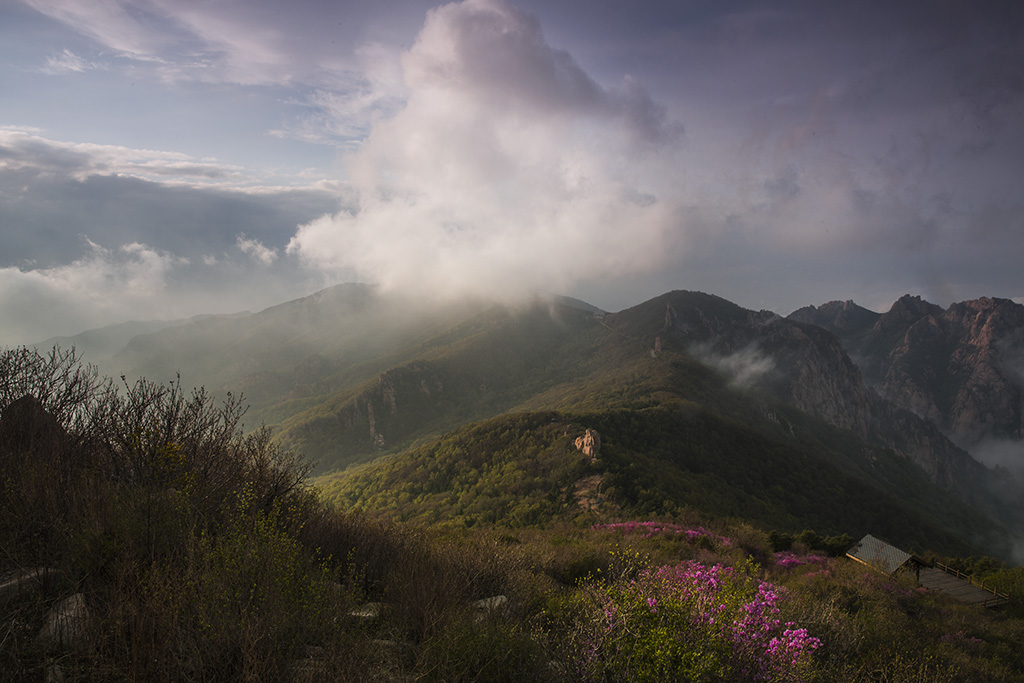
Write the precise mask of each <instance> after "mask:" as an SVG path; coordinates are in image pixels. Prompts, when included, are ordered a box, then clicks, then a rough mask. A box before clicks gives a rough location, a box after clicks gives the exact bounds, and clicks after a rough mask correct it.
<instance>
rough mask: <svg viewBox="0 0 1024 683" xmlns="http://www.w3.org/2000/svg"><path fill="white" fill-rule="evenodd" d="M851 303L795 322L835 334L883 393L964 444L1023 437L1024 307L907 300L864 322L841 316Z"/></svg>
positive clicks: (809, 312) (985, 301)
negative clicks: (946, 305)
mask: <svg viewBox="0 0 1024 683" xmlns="http://www.w3.org/2000/svg"><path fill="white" fill-rule="evenodd" d="M851 305H852V306H855V304H852V302H847V303H846V304H840V303H839V302H832V303H829V304H825V305H823V306H821V307H818V308H814V307H807V308H804V309H800V310H799V311H795V312H794V313H793V314H792V315H790V319H792V320H798V321H802V322H809V323H812V324H815V325H819V326H821V327H824V328H825V329H830V330H832V331H834V332H835V333H836V334H837V335H838V336H839V337H840V339H841V340H842V342H843V345H844V346H845V347H846V349H847V350H848V351H849V353H850V355H851V356H852V357H853V358H854V359H855V360H856V361H857V364H858V366H859V367H860V369H861V370H862V372H863V373H864V377H865V379H866V381H867V382H868V384H869V385H871V386H872V387H874V388H875V389H876V391H878V393H879V394H880V395H881V396H883V397H884V398H887V399H889V400H890V401H891V402H892V403H894V404H895V405H897V406H900V407H902V408H904V409H906V410H909V411H911V412H913V413H915V414H917V415H919V416H921V417H923V418H925V419H928V420H931V421H932V422H934V423H935V424H936V425H938V427H939V428H940V429H941V430H942V431H943V432H944V433H946V434H948V435H949V436H950V437H952V438H953V439H954V440H955V441H957V442H958V443H961V444H964V445H965V446H968V447H971V446H973V445H975V444H978V443H980V442H982V441H985V440H991V439H1001V440H1012V441H1018V440H1020V439H1022V437H1024V306H1021V305H1020V304H1017V303H1014V302H1013V301H1010V300H1009V299H995V298H992V299H990V298H987V297H986V298H981V299H975V300H971V301H964V302H960V303H955V304H953V305H951V306H950V307H949V308H948V309H945V310H944V309H942V308H941V307H940V306H936V305H934V304H931V303H928V302H926V301H923V300H922V299H921V298H920V297H912V296H909V295H907V296H904V297H902V298H900V299H899V300H898V301H897V302H896V303H894V304H893V305H892V308H890V309H889V311H888V312H886V313H885V314H882V315H878V316H877V319H875V321H874V322H873V323H872V324H870V325H866V324H865V323H866V322H867V321H869V319H870V318H869V316H858V322H857V324H851V323H850V321H849V320H848V319H845V320H844V319H843V317H842V311H843V309H844V307H845V308H849V307H850V306H851ZM857 308H859V307H857ZM862 310H863V309H862Z"/></svg>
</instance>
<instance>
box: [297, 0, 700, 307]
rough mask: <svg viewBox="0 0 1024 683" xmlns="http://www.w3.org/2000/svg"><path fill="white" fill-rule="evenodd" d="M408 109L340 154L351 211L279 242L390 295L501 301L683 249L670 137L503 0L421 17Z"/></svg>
mask: <svg viewBox="0 0 1024 683" xmlns="http://www.w3.org/2000/svg"><path fill="white" fill-rule="evenodd" d="M401 66H402V73H403V76H404V80H405V84H406V87H407V88H408V96H407V100H406V103H405V106H404V108H402V109H401V110H400V111H398V113H396V114H395V115H394V116H393V117H391V118H389V119H386V120H381V121H379V122H377V123H376V125H374V127H373V128H372V131H371V132H370V134H369V136H368V137H367V139H366V141H365V142H364V143H363V145H362V147H361V148H360V149H359V150H358V151H357V152H356V153H354V154H352V155H350V156H349V157H348V158H347V168H348V171H349V176H350V178H351V180H352V183H353V186H354V188H355V189H356V191H357V193H358V207H357V208H355V209H353V210H351V211H346V212H342V213H338V214H334V215H327V216H323V217H321V218H319V219H317V220H315V221H311V222H309V223H307V224H305V225H303V226H302V227H301V228H300V229H299V230H298V232H297V233H296V234H295V236H294V238H293V239H292V240H291V242H290V244H289V246H288V252H289V253H291V254H295V255H298V256H300V257H301V258H302V259H303V261H304V262H306V263H308V264H310V265H311V266H313V267H315V268H321V269H325V270H327V271H330V272H337V273H347V274H350V275H354V276H357V277H359V278H360V279H366V280H370V281H374V282H378V283H381V284H383V285H385V286H389V287H426V288H430V289H432V290H434V291H437V292H439V293H440V292H463V291H467V290H468V291H474V292H477V293H486V294H492V295H501V294H504V295H509V294H513V293H516V292H521V291H524V290H528V289H531V288H544V289H553V290H558V291H564V289H565V288H567V287H568V286H569V285H570V284H572V283H574V282H577V281H579V280H581V279H584V278H587V277H615V276H617V275H621V274H623V273H634V272H640V271H646V270H652V269H654V268H656V267H657V266H658V265H661V264H662V263H664V260H663V259H664V258H665V256H666V255H667V254H669V253H671V252H672V251H673V250H674V249H675V248H676V247H677V246H678V245H677V243H676V237H677V235H678V233H677V231H676V228H677V227H678V225H677V222H678V213H677V211H678V206H677V205H676V204H675V202H674V200H673V194H674V193H673V186H672V175H673V174H672V173H671V170H670V169H671V161H672V156H673V155H674V154H675V153H677V151H678V147H677V143H678V141H679V136H680V133H681V131H680V129H679V127H678V126H674V125H673V124H672V123H671V122H670V121H668V120H667V118H666V117H665V115H664V113H663V112H662V110H661V109H660V108H659V107H658V106H657V104H656V103H655V102H654V101H653V100H652V99H651V98H650V97H649V96H648V95H647V93H646V92H645V91H644V89H643V88H642V87H641V86H640V85H639V84H637V83H636V82H634V81H632V80H629V79H627V80H626V81H624V82H623V84H622V85H621V86H620V87H617V88H604V87H602V86H601V85H599V84H598V83H596V82H595V81H594V80H593V79H592V78H590V77H589V76H588V75H587V74H586V73H585V72H584V71H583V69H581V68H580V67H579V65H578V64H576V62H575V61H574V60H573V59H572V57H571V56H570V55H569V54H568V53H566V52H564V51H561V50H557V49H555V48H552V47H551V46H549V45H548V44H547V43H546V41H545V39H544V36H543V34H542V32H541V29H540V25H539V23H538V21H537V20H536V18H534V17H533V16H531V15H528V14H526V13H524V12H521V11H519V10H517V9H515V8H513V7H511V6H509V5H508V4H506V3H505V2H501V1H498V0H467V1H466V2H462V3H458V4H449V5H445V6H443V7H439V8H437V9H434V10H432V11H431V12H429V13H428V15H427V19H426V22H425V24H424V26H423V29H422V30H421V31H420V33H419V35H418V37H417V39H416V41H415V43H414V44H413V46H412V47H411V48H410V49H409V50H408V51H407V52H406V53H404V54H403V55H402V58H401Z"/></svg>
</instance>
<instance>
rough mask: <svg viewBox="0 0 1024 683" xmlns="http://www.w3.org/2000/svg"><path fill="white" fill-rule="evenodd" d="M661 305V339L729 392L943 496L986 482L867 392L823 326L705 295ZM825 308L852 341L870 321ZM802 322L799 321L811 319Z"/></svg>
mask: <svg viewBox="0 0 1024 683" xmlns="http://www.w3.org/2000/svg"><path fill="white" fill-rule="evenodd" d="M665 297H666V298H667V301H666V303H665V304H663V305H664V306H665V308H664V309H663V310H664V311H665V313H664V326H663V328H662V331H661V334H662V335H663V336H667V337H668V338H669V339H672V340H673V341H674V342H675V343H676V344H677V345H680V346H682V347H683V348H685V349H687V350H688V352H689V353H690V354H691V355H692V356H693V357H694V358H696V359H698V360H700V361H701V362H704V363H706V364H708V365H711V366H712V367H715V368H716V369H718V370H720V371H721V372H723V374H725V375H726V376H727V377H729V378H730V381H731V383H732V384H733V385H735V386H740V387H747V388H754V389H757V390H759V391H764V392H766V393H768V394H771V395H774V396H775V397H777V398H778V399H780V400H782V401H783V402H785V403H787V404H789V405H791V406H793V407H795V408H797V409H799V410H801V411H803V412H805V413H807V414H809V415H812V416H814V417H817V418H820V419H822V420H824V421H826V422H828V423H830V424H832V425H835V426H837V427H840V428H843V429H848V430H850V431H852V432H854V433H855V434H857V435H858V436H860V437H861V438H864V439H865V440H867V441H868V442H870V443H874V444H878V445H882V446H885V447H888V448H892V449H893V450H894V451H896V452H898V453H902V454H903V455H904V456H906V457H908V458H909V459H911V460H912V461H914V462H915V463H917V464H918V465H920V466H921V467H922V468H923V469H924V470H925V471H926V472H927V473H928V475H929V477H930V478H931V479H932V480H933V481H934V482H936V483H937V484H939V485H940V486H942V487H943V488H946V489H947V490H951V491H955V492H957V493H960V494H964V495H967V494H968V492H973V493H971V494H970V497H972V498H973V497H975V496H976V495H977V491H978V487H979V485H980V483H981V482H982V481H983V480H984V479H985V478H986V477H987V474H986V471H985V469H984V468H983V467H981V466H980V465H979V464H978V463H977V462H975V461H974V460H973V459H972V458H971V457H970V456H969V455H968V454H967V453H966V452H964V451H963V450H961V449H960V448H958V447H957V446H956V445H955V444H953V443H952V442H951V441H950V440H949V439H948V438H946V437H945V436H944V435H943V434H942V432H941V431H940V429H939V428H938V427H936V425H935V424H933V423H931V422H929V421H928V420H926V419H922V417H920V416H919V415H917V414H914V413H913V412H911V411H908V410H905V409H902V408H901V406H900V404H897V403H894V402H891V401H888V400H885V399H886V398H887V397H881V396H879V395H878V394H877V393H876V392H875V391H872V390H871V388H869V386H868V385H867V384H866V383H865V381H864V377H863V375H862V374H861V370H860V369H859V368H858V366H857V365H856V364H855V363H854V362H853V360H851V358H850V355H848V354H847V352H846V350H845V349H844V346H843V343H842V342H841V341H840V339H839V338H838V337H837V336H836V334H833V333H832V332H830V331H829V330H828V329H826V328H825V327H824V326H819V325H817V324H803V323H801V322H798V320H797V319H795V318H791V319H786V318H781V317H780V316H778V315H776V314H774V313H772V312H770V311H760V312H755V311H748V310H746V309H743V308H741V307H739V306H737V305H735V304H733V303H731V302H728V301H726V300H724V299H721V298H719V297H715V296H712V295H707V294H701V293H692V292H676V293H672V294H669V295H665ZM913 303H916V302H911V304H913ZM823 308H825V309H826V310H825V311H824V313H822V312H821V309H817V310H818V311H819V314H820V315H819V317H820V318H828V320H829V321H830V325H831V327H833V328H834V329H837V330H844V331H850V330H852V331H854V332H851V334H852V333H855V332H856V331H861V330H863V328H864V326H865V325H867V324H869V323H870V322H871V320H872V318H873V316H872V314H871V313H870V311H866V310H865V309H860V307H857V306H856V305H855V304H852V302H848V303H846V304H842V303H837V304H830V305H828V306H827V307H823ZM907 308H908V310H907V311H902V310H901V311H900V312H899V313H898V314H897V315H899V316H900V317H901V319H910V318H912V317H913V315H914V313H913V312H911V310H909V309H910V308H911V307H910V306H908V307H907ZM917 308H918V309H922V310H923V309H924V307H922V306H919V307H917ZM802 310H803V309H802ZM806 314H807V311H804V316H803V318H804V319H807V318H808V317H810V316H808V315H806ZM882 318H883V317H879V318H878V319H877V320H876V327H879V328H880V329H882V330H885V331H886V334H890V331H889V330H890V327H891V326H893V325H894V323H893V322H892V319H889V320H885V321H883V319H882ZM887 324H888V326H887Z"/></svg>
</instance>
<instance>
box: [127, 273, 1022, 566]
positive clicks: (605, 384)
mask: <svg viewBox="0 0 1024 683" xmlns="http://www.w3.org/2000/svg"><path fill="white" fill-rule="evenodd" d="M867 313H868V314H870V312H867ZM824 316H825V317H827V316H828V312H826V313H825V314H824ZM869 317H870V316H869V315H864V314H863V313H862V312H861V311H857V310H856V309H852V310H850V311H848V313H847V314H846V315H838V314H836V315H833V316H832V318H833V320H835V321H836V322H834V325H835V326H836V327H835V330H836V333H833V332H830V331H829V330H828V329H826V328H824V327H822V326H820V325H819V324H811V323H810V322H808V321H798V320H796V319H785V318H782V317H780V316H778V315H776V314H774V313H771V312H768V311H760V312H757V311H748V310H746V309H743V308H741V307H739V306H736V305H735V304H733V303H731V302H728V301H726V300H724V299H721V298H719V297H715V296H712V295H709V294H703V293H699V292H670V293H667V294H665V295H663V296H661V297H657V298H655V299H652V300H650V301H647V302H644V303H642V304H639V305H637V306H634V307H632V308H629V309H626V310H624V311H620V312H618V313H608V314H606V313H604V312H601V311H599V310H597V309H595V308H594V307H592V306H589V305H587V304H585V303H583V302H579V301H575V300H569V299H562V298H558V297H537V298H536V299H534V300H532V301H529V302H524V303H522V304H521V305H518V306H501V305H495V304H492V303H488V302H486V301H481V300H474V299H466V300H461V301H448V302H444V303H439V302H435V301H431V300H430V298H429V297H427V296H422V297H407V296H399V295H397V294H391V293H381V292H379V291H377V290H376V289H374V288H372V287H367V286H364V285H356V284H348V285H340V286H338V287H334V288H330V289H327V290H324V291H322V292H318V293H316V294H314V295H312V296H310V297H306V298H304V299H300V300H296V301H291V302H287V303H284V304H281V305H280V306H275V307H273V308H270V309H266V310H264V311H261V312H259V313H256V314H251V315H245V316H239V317H234V318H209V319H203V320H198V321H195V322H192V323H190V324H186V325H180V326H176V327H173V328H167V329H163V330H160V331H157V332H153V333H150V334H144V335H139V336H136V337H134V338H133V339H132V340H131V341H130V342H129V343H128V344H126V346H125V347H124V348H123V349H122V350H121V351H120V352H119V353H117V354H116V355H115V356H114V359H113V361H114V363H115V364H117V365H118V368H119V371H120V372H123V373H125V374H127V375H128V376H137V375H144V376H147V377H150V378H152V379H157V380H162V381H167V380H169V379H171V378H173V377H174V376H176V375H178V374H180V376H181V380H182V383H183V384H185V385H186V386H189V385H192V384H195V385H204V386H205V387H206V388H207V389H210V390H212V391H214V392H227V391H233V392H236V393H237V392H242V393H243V394H244V396H245V397H246V399H247V400H248V401H249V402H250V403H251V405H252V408H251V411H250V414H249V415H248V418H247V419H248V420H252V421H253V422H254V423H256V424H258V423H260V422H265V423H267V424H269V425H271V426H272V427H273V429H274V432H275V435H276V438H277V439H278V440H279V442H280V443H282V444H283V445H285V446H287V447H290V448H293V449H295V450H298V451H300V452H303V453H305V454H306V455H307V456H309V457H311V458H313V459H315V460H317V461H319V471H320V472H322V473H327V472H331V471H335V473H334V474H332V475H330V476H328V477H326V478H324V479H322V480H321V483H322V485H323V487H324V489H325V491H326V492H327V493H326V495H328V496H329V497H332V498H334V499H335V500H337V501H339V502H344V504H345V505H347V506H355V507H362V508H364V509H389V510H392V511H395V510H398V509H404V510H405V512H404V513H402V514H407V515H411V516H414V517H418V516H419V515H420V514H422V513H423V511H424V510H430V511H431V512H428V513H427V516H428V518H429V520H430V521H433V522H445V521H446V520H447V521H448V522H456V521H457V522H459V523H477V522H481V521H484V522H486V521H491V522H493V521H496V520H498V519H503V518H504V519H515V520H519V521H520V522H521V523H527V521H528V523H536V522H539V521H544V520H550V519H554V518H574V517H579V516H580V515H583V516H586V515H598V516H602V515H604V516H609V515H631V514H635V515H648V516H649V515H652V514H653V515H675V514H681V511H683V510H685V509H687V508H688V507H696V508H698V509H701V510H707V511H713V512H714V514H716V515H721V516H738V517H743V518H746V519H751V520H752V521H756V522H757V523H759V524H762V525H775V526H778V527H779V528H782V529H785V530H791V531H799V530H800V529H802V528H817V529H818V530H819V531H821V532H828V533H849V534H850V535H851V536H858V535H862V534H863V533H867V532H869V531H875V532H878V533H883V534H887V536H888V537H889V538H891V539H893V540H897V541H899V542H903V541H904V540H905V541H906V542H907V544H908V545H910V544H912V543H917V544H926V545H928V544H931V545H932V547H937V546H943V547H947V548H948V547H954V546H955V547H957V548H960V549H964V550H971V551H974V550H976V549H984V550H985V551H987V552H990V553H994V554H1003V555H1004V556H1005V553H1006V548H1007V546H1006V545H1005V542H1006V538H1007V537H1008V534H1009V531H1008V530H1015V529H1018V528H1020V519H1021V516H1020V514H1019V510H1020V507H1019V505H1018V503H1017V501H1016V500H1013V499H1012V498H1011V500H1009V501H1006V500H1004V499H1003V498H1000V497H998V496H995V495H993V491H994V490H995V487H996V486H997V483H998V482H996V481H994V479H995V477H994V475H993V472H992V471H991V470H988V469H987V468H985V467H984V466H982V465H980V464H979V463H978V462H976V461H975V460H974V459H972V458H971V457H970V456H969V455H968V454H967V453H966V452H964V451H963V450H961V449H959V448H957V447H956V446H955V445H954V444H953V443H952V442H950V441H949V440H948V439H947V438H946V437H945V436H944V435H943V434H942V433H941V431H940V430H939V427H937V426H936V425H935V424H934V423H932V422H930V421H928V420H926V419H924V418H922V417H921V416H919V415H918V414H915V413H913V412H911V411H909V410H906V409H904V408H900V407H899V406H897V405H895V404H894V403H892V402H891V401H888V400H886V399H885V398H883V397H880V396H879V395H877V394H876V393H875V392H874V391H873V390H872V389H870V388H869V387H868V386H867V385H866V384H865V382H864V379H863V375H862V371H861V369H860V368H859V367H858V366H857V365H856V364H855V363H854V362H853V360H851V357H850V355H848V354H847V353H846V351H845V350H844V347H843V343H842V342H841V340H840V337H842V336H843V334H846V331H847V330H858V331H860V333H864V334H866V333H865V332H864V330H865V329H867V324H866V320H867V319H868V318H869ZM879 320H880V319H879ZM877 322H878V321H876V323H877ZM871 329H874V328H873V327H872V328H871ZM837 334H839V335H840V336H838V337H837ZM850 334H852V333H850ZM849 336H850V335H849V334H847V337H849ZM869 342H870V343H869ZM871 343H875V342H873V341H872V340H868V341H867V342H865V347H864V348H871ZM586 429H592V430H593V431H596V432H597V433H599V434H600V438H601V442H602V446H601V449H602V453H603V455H601V456H600V457H599V458H598V459H597V461H596V463H595V462H591V459H589V458H584V460H585V461H584V462H582V463H581V462H580V459H581V456H580V455H579V454H578V453H577V452H576V450H575V447H574V446H573V444H574V442H575V439H576V438H577V437H580V436H582V435H583V434H585V431H586ZM481 444H490V445H489V446H487V447H486V448H483V447H482V446H481ZM345 468H347V469H345ZM417 487H419V488H417ZM403 492H404V493H403ZM399 494H400V495H399ZM396 496H398V497H396ZM463 499H464V500H463ZM512 499H515V501H513V500H512ZM417 501H419V502H417ZM501 501H505V503H502V502H501ZM580 501H584V502H585V504H584V505H581V504H580ZM460 505H461V507H459V506H460ZM502 505H505V507H502ZM410 506H411V507H410ZM474 510H475V512H474ZM880 528H881V529H884V530H885V531H879V529H880Z"/></svg>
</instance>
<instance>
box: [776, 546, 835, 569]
mask: <svg viewBox="0 0 1024 683" xmlns="http://www.w3.org/2000/svg"><path fill="white" fill-rule="evenodd" d="M826 562H828V558H827V557H823V556H822V555H797V554H795V553H791V552H789V551H788V550H783V551H782V552H778V553H775V566H776V567H782V568H783V569H791V568H792V567H800V566H802V565H805V564H825V563H826Z"/></svg>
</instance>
